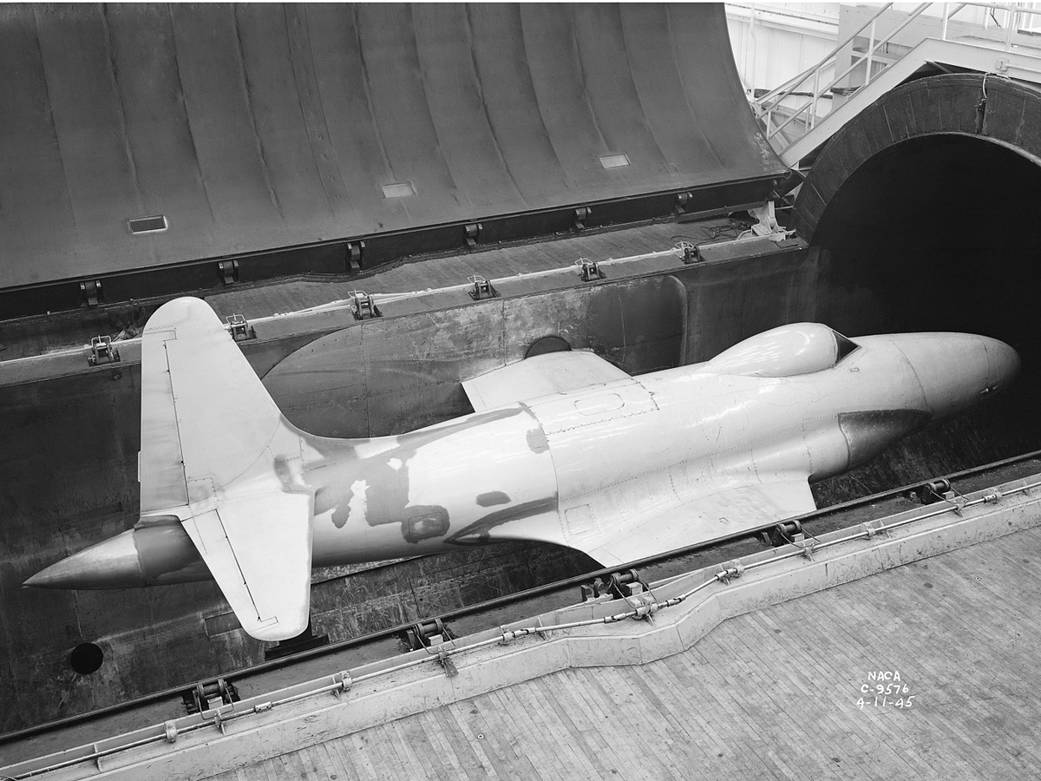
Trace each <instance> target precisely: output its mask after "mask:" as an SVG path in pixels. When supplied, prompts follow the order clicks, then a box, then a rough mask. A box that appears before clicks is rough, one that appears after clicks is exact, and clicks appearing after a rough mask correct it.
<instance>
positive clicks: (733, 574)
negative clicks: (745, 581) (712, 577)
mask: <svg viewBox="0 0 1041 781" xmlns="http://www.w3.org/2000/svg"><path fill="white" fill-rule="evenodd" d="M721 566H722V569H721V570H720V571H719V572H717V573H716V580H718V581H719V582H720V583H723V584H727V583H729V582H730V581H732V580H737V579H738V578H739V577H741V575H742V574H743V573H744V571H745V565H744V564H742V563H741V562H740V561H727V562H724V563H723V564H722V565H721Z"/></svg>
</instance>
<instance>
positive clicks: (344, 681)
mask: <svg viewBox="0 0 1041 781" xmlns="http://www.w3.org/2000/svg"><path fill="white" fill-rule="evenodd" d="M333 683H338V684H340V688H339V689H337V690H336V693H337V694H339V693H341V692H346V691H350V689H351V684H352V683H353V681H352V679H351V674H350V673H349V672H347V671H346V670H341V671H340V672H338V673H336V675H334V676H333Z"/></svg>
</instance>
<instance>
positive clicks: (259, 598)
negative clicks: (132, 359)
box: [139, 298, 313, 640]
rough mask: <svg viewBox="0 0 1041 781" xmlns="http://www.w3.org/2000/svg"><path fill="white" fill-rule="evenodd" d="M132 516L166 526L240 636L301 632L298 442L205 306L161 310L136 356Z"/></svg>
mask: <svg viewBox="0 0 1041 781" xmlns="http://www.w3.org/2000/svg"><path fill="white" fill-rule="evenodd" d="M141 376H142V380H141V386H142V394H141V458H140V475H139V477H140V480H141V511H142V515H146V516H147V515H155V514H163V515H177V517H179V518H180V519H181V522H182V524H183V526H184V528H185V530H186V531H187V533H188V536H189V537H190V538H191V540H192V542H193V543H194V544H195V547H196V548H197V549H198V551H199V553H200V555H201V556H202V559H203V561H204V562H205V563H206V566H207V567H208V568H209V570H210V573H211V574H212V575H213V578H214V580H216V581H217V584H218V585H219V586H220V589H221V591H222V592H223V593H224V596H225V598H226V599H227V600H228V603H229V604H230V605H231V608H232V610H234V611H235V615H236V616H237V617H238V619H239V621H240V622H241V623H242V627H243V628H244V629H245V630H246V631H247V632H248V633H249V634H250V635H252V636H253V637H256V638H258V639H260V640H284V639H288V638H290V637H294V636H296V635H298V634H300V633H301V632H302V631H304V629H306V628H307V623H308V609H309V605H310V596H311V515H312V510H313V492H312V491H311V489H310V488H308V487H306V486H305V485H304V484H303V480H302V478H301V474H302V463H303V456H304V450H305V447H306V446H307V444H308V441H309V435H307V434H305V433H303V432H301V431H299V430H297V429H296V428H295V427H293V426H292V425H291V424H290V423H289V422H288V421H286V420H285V418H284V417H283V416H282V413H281V411H280V410H279V409H278V406H277V405H276V404H275V403H274V401H273V400H272V399H271V397H270V395H268V392H267V390H266V389H265V388H264V385H263V383H261V381H260V378H259V377H257V374H256V372H254V371H253V367H252V366H250V364H249V361H247V360H246V357H245V356H244V355H243V354H242V351H241V350H240V349H239V346H238V345H237V344H236V343H235V341H234V340H233V339H232V337H231V335H230V334H229V333H228V332H227V330H226V329H225V327H224V324H223V323H221V321H220V320H219V319H218V318H217V315H216V314H215V313H214V311H213V310H212V309H211V308H210V307H209V305H208V304H207V303H206V302H204V301H201V300H199V299H196V298H178V299H176V300H174V301H170V302H169V303H167V304H164V305H163V306H161V307H160V308H159V309H157V310H156V312H155V313H154V314H153V315H152V317H151V318H150V319H149V321H148V324H147V325H146V326H145V330H144V335H143V338H142V347H141Z"/></svg>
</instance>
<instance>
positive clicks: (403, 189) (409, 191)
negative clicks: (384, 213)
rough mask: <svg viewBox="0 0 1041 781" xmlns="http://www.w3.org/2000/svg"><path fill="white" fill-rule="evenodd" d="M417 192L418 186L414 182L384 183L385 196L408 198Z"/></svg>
mask: <svg viewBox="0 0 1041 781" xmlns="http://www.w3.org/2000/svg"><path fill="white" fill-rule="evenodd" d="M415 194H416V188H415V187H413V186H412V182H393V183H391V184H385V185H383V197H384V198H408V197H409V196H412V195H415Z"/></svg>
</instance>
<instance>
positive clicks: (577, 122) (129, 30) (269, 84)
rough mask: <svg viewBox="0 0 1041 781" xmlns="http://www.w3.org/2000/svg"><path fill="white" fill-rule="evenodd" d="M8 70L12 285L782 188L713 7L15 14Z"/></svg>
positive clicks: (5, 191) (6, 54)
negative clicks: (403, 193) (148, 230)
mask: <svg viewBox="0 0 1041 781" xmlns="http://www.w3.org/2000/svg"><path fill="white" fill-rule="evenodd" d="M0 74H3V76H4V78H2V79H0V117H3V121H2V122H0V246H2V248H3V249H2V251H3V256H4V262H3V263H2V264H0V289H2V288H7V287H14V286H22V285H31V284H35V283H41V282H48V281H53V280H59V279H67V278H73V277H80V276H85V275H89V274H105V273H115V272H120V271H127V270H130V269H140V268H147V267H152V266H160V265H166V264H173V263H181V262H187V261H193V260H198V259H202V258H214V257H219V256H222V255H229V254H236V253H243V252H253V251H260V250H264V249H271V248H277V247H288V246H293V245H300V244H308V243H312V242H320V241H324V240H330V239H336V238H343V237H350V236H359V235H366V234H376V233H381V232H388V231H395V230H405V229H410V228H415V227H418V226H427V225H436V224H441V223H448V222H453V221H470V220H478V219H481V218H488V217H492V216H495V215H505V214H512V213H521V212H526V211H529V210H535V209H545V208H550V207H557V206H564V205H569V204H582V203H585V202H590V201H597V200H604V199H611V198H616V197H628V196H633V195H637V194H645V193H652V192H658V191H667V190H670V189H676V188H688V187H699V186H705V185H711V184H717V183H724V182H734V181H740V180H748V179H755V178H762V177H769V176H773V175H777V174H779V173H781V172H782V171H783V166H782V165H781V164H780V163H779V162H778V160H777V158H776V157H775V156H774V154H773V152H772V151H771V150H770V147H769V145H768V144H767V143H766V141H765V140H764V139H763V138H762V136H761V135H760V134H759V132H758V129H757V128H756V126H755V123H754V121H753V118H752V116H751V113H750V111H749V110H748V107H747V104H746V102H745V99H744V95H743V93H742V90H741V86H740V83H739V80H738V77H737V73H736V71H735V69H734V64H733V60H732V56H731V53H730V46H729V38H728V34H727V29H726V23H725V19H724V14H723V11H722V6H715V5H686V4H683V5H644V4H640V5H586V4H583V5H535V4H520V5H517V4H479V5H444V4H416V5H411V6H410V5H389V4H382V3H379V4H376V3H373V4H361V5H356V6H346V5H334V4H328V5H284V6H282V5H272V4H266V3H263V4H241V5H208V4H207V5H176V4H175V5H159V4H126V5H123V4H114V5H21V6H0ZM608 154H624V155H626V156H627V157H628V159H629V162H630V164H629V165H628V166H627V167H621V168H613V169H606V168H604V167H603V166H602V164H601V162H600V156H602V155H608ZM395 183H399V184H407V185H409V186H411V187H412V188H414V191H415V192H414V194H413V195H411V196H409V197H404V198H387V197H385V196H384V192H383V187H384V186H385V185H390V184H395ZM154 214H164V215H166V217H167V219H168V222H169V229H168V230H167V231H165V232H162V233H155V234H147V235H137V236H133V235H131V234H130V232H129V230H128V227H127V222H126V221H127V220H128V219H130V218H135V217H142V216H146V215H154Z"/></svg>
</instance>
